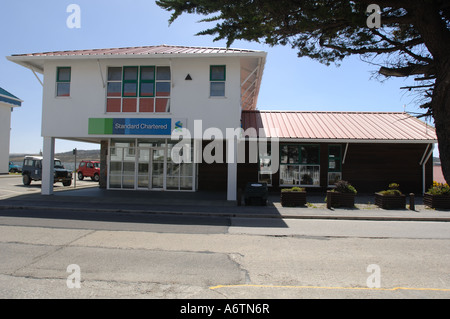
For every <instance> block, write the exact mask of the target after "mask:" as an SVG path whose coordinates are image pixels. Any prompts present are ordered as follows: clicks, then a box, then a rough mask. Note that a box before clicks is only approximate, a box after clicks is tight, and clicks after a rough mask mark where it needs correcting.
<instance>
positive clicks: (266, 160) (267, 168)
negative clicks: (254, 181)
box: [258, 145, 272, 185]
mask: <svg viewBox="0 0 450 319" xmlns="http://www.w3.org/2000/svg"><path fill="white" fill-rule="evenodd" d="M258 154H259V157H258V164H259V170H258V182H262V183H267V185H272V170H271V161H272V157H271V156H272V154H271V145H267V149H263V148H259V152H258Z"/></svg>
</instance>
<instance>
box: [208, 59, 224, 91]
mask: <svg viewBox="0 0 450 319" xmlns="http://www.w3.org/2000/svg"><path fill="white" fill-rule="evenodd" d="M209 80H210V89H209V96H210V97H216V96H221V97H224V96H225V81H226V66H225V65H211V66H210V68H209Z"/></svg>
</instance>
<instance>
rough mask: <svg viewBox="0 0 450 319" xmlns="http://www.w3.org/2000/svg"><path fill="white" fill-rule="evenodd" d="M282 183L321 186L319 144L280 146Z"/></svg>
mask: <svg viewBox="0 0 450 319" xmlns="http://www.w3.org/2000/svg"><path fill="white" fill-rule="evenodd" d="M280 185H282V186H293V185H299V186H320V147H319V145H281V146H280Z"/></svg>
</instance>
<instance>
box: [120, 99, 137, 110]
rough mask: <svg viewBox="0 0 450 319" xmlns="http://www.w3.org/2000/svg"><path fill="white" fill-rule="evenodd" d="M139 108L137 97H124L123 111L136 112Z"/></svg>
mask: <svg viewBox="0 0 450 319" xmlns="http://www.w3.org/2000/svg"><path fill="white" fill-rule="evenodd" d="M136 110H137V99H136V98H134V99H126V98H124V99H123V106H122V112H136Z"/></svg>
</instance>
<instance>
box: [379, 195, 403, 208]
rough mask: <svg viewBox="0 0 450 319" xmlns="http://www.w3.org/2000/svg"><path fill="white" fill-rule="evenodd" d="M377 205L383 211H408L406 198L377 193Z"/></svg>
mask: <svg viewBox="0 0 450 319" xmlns="http://www.w3.org/2000/svg"><path fill="white" fill-rule="evenodd" d="M375 205H377V206H378V207H381V208H383V209H406V196H405V195H403V194H402V195H382V194H380V193H375Z"/></svg>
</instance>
